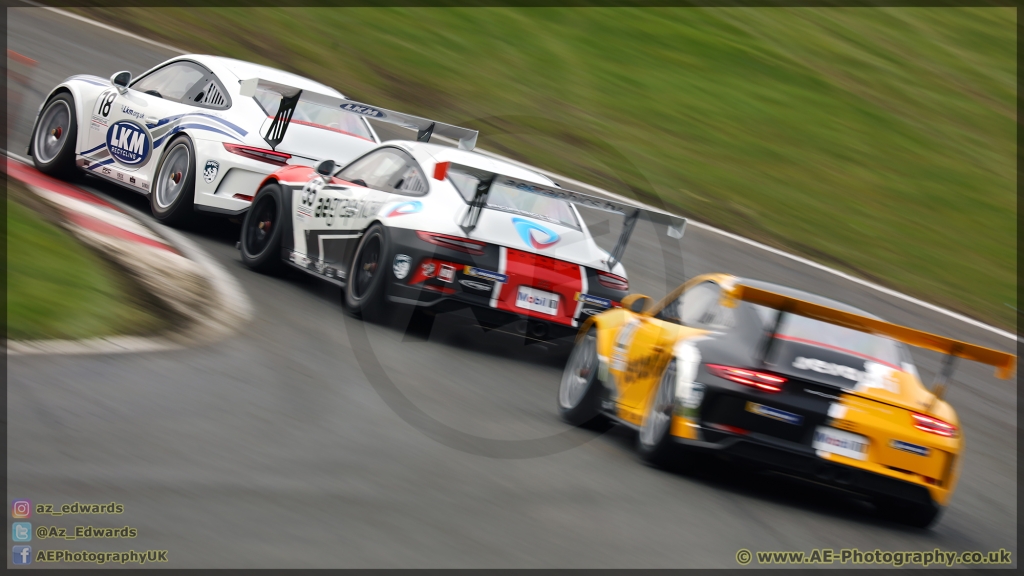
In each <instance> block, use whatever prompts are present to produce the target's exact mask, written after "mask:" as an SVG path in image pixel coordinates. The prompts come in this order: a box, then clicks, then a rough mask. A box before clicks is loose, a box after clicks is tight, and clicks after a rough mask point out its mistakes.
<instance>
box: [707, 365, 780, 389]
mask: <svg viewBox="0 0 1024 576" xmlns="http://www.w3.org/2000/svg"><path fill="white" fill-rule="evenodd" d="M706 366H707V368H708V372H711V373H712V374H714V375H715V376H718V377H719V378H725V379H726V380H731V381H732V382H736V383H737V384H743V385H744V386H751V387H753V388H757V389H758V390H764V391H765V392H779V391H781V390H782V383H784V382H785V381H786V379H785V378H783V377H782V376H776V375H774V374H765V373H764V372H756V371H754V370H747V369H745V368H733V367H731V366H720V365H718V364H706Z"/></svg>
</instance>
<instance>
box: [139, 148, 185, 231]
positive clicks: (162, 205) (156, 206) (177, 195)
mask: <svg viewBox="0 0 1024 576" xmlns="http://www.w3.org/2000/svg"><path fill="white" fill-rule="evenodd" d="M195 158H196V151H195V148H194V147H193V146H192V141H191V140H189V138H188V136H184V135H182V136H178V137H177V138H175V139H174V140H172V141H171V143H170V144H168V145H167V148H166V151H165V152H164V155H163V157H161V158H160V165H159V166H157V169H156V177H155V178H154V179H153V187H152V189H151V190H150V194H149V205H150V208H151V210H152V212H153V216H154V217H156V219H157V220H159V221H161V222H163V223H164V224H171V225H175V226H180V225H183V224H185V223H187V222H188V221H190V220H191V219H192V218H193V217H194V215H195V202H196V162H195Z"/></svg>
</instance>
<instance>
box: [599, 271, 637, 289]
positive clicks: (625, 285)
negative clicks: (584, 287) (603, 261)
mask: <svg viewBox="0 0 1024 576" xmlns="http://www.w3.org/2000/svg"><path fill="white" fill-rule="evenodd" d="M597 281H598V282H600V283H601V285H602V286H604V287H605V288H611V289H612V290H622V291H623V292H629V280H626V279H625V278H623V277H622V276H616V275H615V274H609V273H607V272H598V273H597Z"/></svg>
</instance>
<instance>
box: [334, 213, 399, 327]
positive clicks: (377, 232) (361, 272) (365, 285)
mask: <svg viewBox="0 0 1024 576" xmlns="http://www.w3.org/2000/svg"><path fill="white" fill-rule="evenodd" d="M390 251H391V242H390V240H389V239H388V232H387V229H386V228H384V226H383V225H382V224H381V223H379V222H377V223H374V224H373V225H372V226H370V227H369V228H368V229H367V230H366V233H365V234H363V237H362V238H361V239H360V240H359V246H358V247H356V252H355V254H354V255H353V256H352V265H351V266H349V269H348V270H349V273H348V279H347V280H346V282H345V292H344V300H345V309H346V310H348V312H349V314H351V315H353V316H355V317H356V318H366V319H373V318H374V317H378V316H380V314H381V313H382V312H383V308H384V288H385V280H384V277H385V276H386V275H387V272H388V267H387V262H388V254H390Z"/></svg>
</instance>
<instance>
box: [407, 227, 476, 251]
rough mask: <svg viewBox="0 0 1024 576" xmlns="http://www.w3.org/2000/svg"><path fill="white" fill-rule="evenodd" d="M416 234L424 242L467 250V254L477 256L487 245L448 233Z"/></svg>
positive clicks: (452, 248)
mask: <svg viewBox="0 0 1024 576" xmlns="http://www.w3.org/2000/svg"><path fill="white" fill-rule="evenodd" d="M416 235H417V236H419V237H420V240H423V241H424V242H430V243H431V244H436V245H438V246H443V247H445V248H449V249H451V250H458V251H459V252H465V253H467V254H474V255H476V256H479V255H481V254H483V253H484V246H487V244H486V243H485V242H477V241H476V240H469V239H468V238H459V237H458V236H448V235H447V234H434V233H433V232H416Z"/></svg>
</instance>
